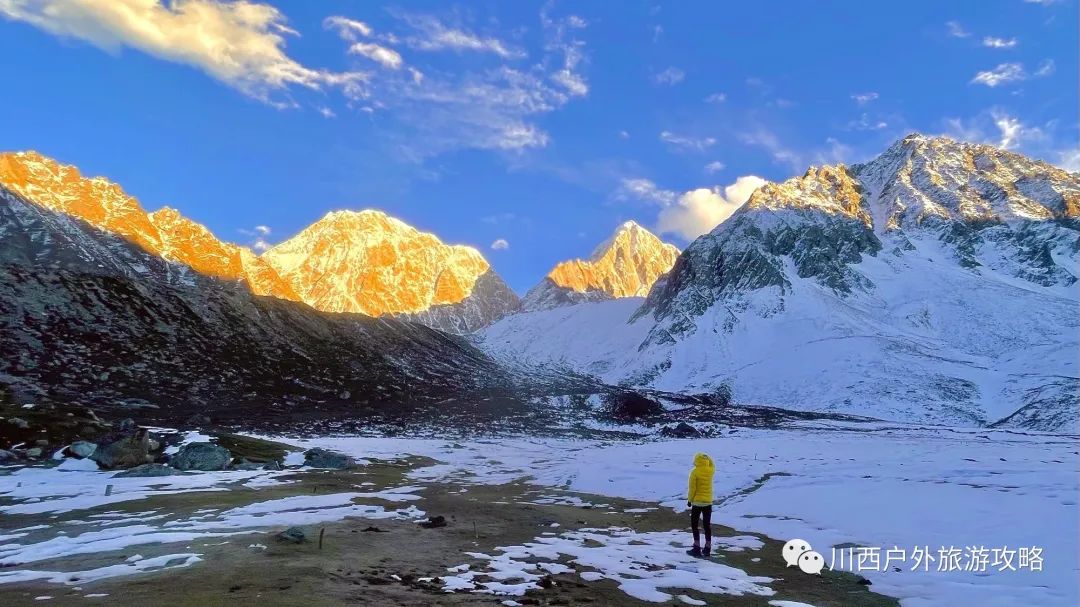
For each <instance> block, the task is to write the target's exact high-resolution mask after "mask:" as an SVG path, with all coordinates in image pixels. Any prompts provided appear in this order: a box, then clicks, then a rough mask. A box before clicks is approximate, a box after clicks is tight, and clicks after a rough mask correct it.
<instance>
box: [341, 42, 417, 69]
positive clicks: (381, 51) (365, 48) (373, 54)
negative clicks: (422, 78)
mask: <svg viewBox="0 0 1080 607" xmlns="http://www.w3.org/2000/svg"><path fill="white" fill-rule="evenodd" d="M349 53H351V54H353V55H362V56H364V57H367V58H368V59H371V60H372V61H374V62H376V63H379V64H380V65H382V66H384V67H388V68H390V69H392V70H397V69H401V66H402V64H403V63H404V61H403V60H402V58H401V55H400V54H399V53H398V52H397V51H395V50H394V49H392V48H387V47H385V46H382V45H379V44H376V43H374V42H355V43H353V45H352V46H350V47H349Z"/></svg>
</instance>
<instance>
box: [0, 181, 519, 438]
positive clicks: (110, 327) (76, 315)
mask: <svg viewBox="0 0 1080 607" xmlns="http://www.w3.org/2000/svg"><path fill="white" fill-rule="evenodd" d="M0 242H2V246H0V351H3V352H4V353H5V355H4V356H3V357H0V393H5V394H7V395H9V396H11V397H12V398H14V399H15V400H16V402H44V401H49V400H55V401H60V402H67V403H69V402H79V403H83V404H86V405H90V406H94V407H101V408H110V407H111V408H140V409H143V411H142V412H141V413H140V416H141V418H142V419H146V420H150V419H157V420H161V421H163V422H165V421H168V422H171V423H181V422H182V421H183V420H184V419H186V418H187V417H188V416H190V415H191V414H192V413H195V412H198V413H201V414H209V415H212V416H214V418H215V419H217V420H220V421H222V422H223V423H227V422H230V421H231V422H243V423H244V424H246V425H247V426H248V427H254V426H258V425H263V426H264V427H265V426H266V425H268V424H269V425H273V424H275V423H282V422H284V421H289V420H291V421H293V422H295V421H298V420H311V419H318V418H319V417H320V416H336V418H338V419H340V418H341V417H342V416H343V415H345V414H348V415H353V416H357V415H361V414H363V413H364V412H367V413H371V414H374V413H376V412H386V411H390V412H396V411H402V410H403V409H404V408H416V407H420V408H423V407H434V408H435V409H436V410H438V409H440V408H444V409H454V408H455V407H458V406H459V405H460V406H461V407H462V408H465V407H467V406H468V405H469V404H471V403H476V402H479V401H481V400H485V399H489V398H490V397H499V396H506V395H509V394H512V393H514V390H513V388H512V387H511V386H512V385H513V383H514V379H513V378H511V377H510V376H509V375H508V374H507V373H506V372H505V371H504V370H503V369H502V368H501V367H500V366H498V365H497V364H495V363H494V362H493V361H492V360H491V359H490V358H488V357H487V356H485V355H484V354H483V353H482V352H480V351H479V350H477V349H476V348H475V347H473V346H471V345H469V344H468V343H466V342H465V341H463V340H462V339H460V338H456V337H452V336H449V335H446V334H444V333H441V332H439V331H435V330H432V329H430V328H427V327H424V326H422V325H418V324H415V323H408V322H402V321H398V320H394V319H389V318H379V319H375V318H370V317H367V316H363V315H359V314H330V313H324V312H319V311H317V310H313V309H312V308H310V307H309V306H306V305H304V304H301V303H298V302H290V301H286V300H283V299H278V298H274V297H259V296H256V295H253V294H252V293H251V291H250V290H249V289H248V288H247V286H246V285H245V284H243V283H240V282H237V281H234V280H222V279H220V278H216V277H213V276H206V275H203V274H201V273H198V272H195V271H193V270H191V269H190V268H188V267H186V266H183V265H182V264H179V263H176V262H170V261H167V260H165V259H163V258H162V257H159V256H157V255H155V254H152V253H149V252H147V251H145V250H143V249H142V248H141V247H140V246H137V245H135V244H132V243H131V242H129V241H127V240H125V239H123V238H121V237H119V236H117V235H115V234H112V233H109V232H106V231H104V230H101V229H98V228H96V227H94V226H92V225H90V224H89V223H87V222H85V221H83V220H81V219H77V218H75V217H72V216H70V215H66V214H62V213H57V212H54V211H51V210H48V209H45V208H43V207H41V206H40V205H37V204H33V203H30V202H28V201H26V200H24V199H23V198H22V197H20V196H18V195H16V194H15V193H13V192H10V191H8V190H6V189H3V188H0ZM509 402H510V401H509V399H507V403H509ZM507 406H508V407H509V406H511V405H510V404H507Z"/></svg>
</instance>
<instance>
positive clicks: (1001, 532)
mask: <svg viewBox="0 0 1080 607" xmlns="http://www.w3.org/2000/svg"><path fill="white" fill-rule="evenodd" d="M284 440H286V441H287V442H290V443H293V444H296V445H298V446H303V447H314V446H322V447H326V448H330V449H334V450H338V451H341V452H343V453H347V454H349V455H352V456H353V457H355V458H357V460H358V461H359V462H360V463H363V462H364V460H365V458H368V459H370V458H378V459H387V458H395V457H403V456H408V455H420V456H427V457H431V458H433V459H435V460H437V461H438V462H439V463H436V464H434V465H430V466H425V467H421V468H418V469H416V470H414V471H413V472H411V473H410V482H411V483H412V484H411V485H410V486H403V487H396V488H387V489H383V490H381V491H371V492H365V491H364V489H362V488H358V490H355V491H349V492H344V493H335V494H321V495H311V496H307V495H301V496H294V497H286V498H277V499H265V498H264V499H263V500H262V501H258V498H257V497H256V501H255V502H253V503H250V504H247V505H244V506H238V507H235V508H231V509H224V510H214V509H207V510H200V511H197V512H194V513H184V514H178V513H170V512H165V511H160V510H146V511H145V512H134V513H132V512H122V511H119V510H117V511H105V512H101V508H102V507H109V506H110V505H111V504H116V503H119V502H131V501H135V503H137V502H138V501H139V500H142V499H144V498H147V497H150V496H153V495H160V494H169V493H177V492H186V491H226V490H229V489H230V487H235V486H239V485H246V486H247V487H265V488H268V489H272V488H274V487H276V486H279V485H280V484H281V483H286V482H290V481H288V480H287V479H281V478H279V477H280V476H282V475H284V474H288V473H290V471H287V472H275V471H253V472H220V473H217V472H212V473H199V474H192V475H185V476H176V477H162V478H132V479H123V478H112V477H111V473H106V472H97V471H89V470H84V469H79V466H73V465H70V464H67V463H65V465H62V466H60V467H57V468H52V469H42V468H25V469H21V470H17V471H14V472H13V473H12V474H9V475H3V476H0V515H7V514H11V515H15V514H20V515H30V516H42V517H49V516H53V517H55V516H60V517H62V521H57V522H54V523H52V524H50V525H37V526H28V527H22V528H11V526H8V527H3V531H0V566H8V567H10V568H9V569H5V570H4V572H3V573H0V584H3V583H5V582H15V581H30V580H47V581H52V582H56V583H74V582H73V578H78V579H80V580H82V581H87V580H92V579H101V578H104V577H114V576H123V575H132V574H137V573H140V572H143V571H152V570H157V569H162V568H171V567H184V566H190V565H193V564H195V563H198V562H199V559H200V557H201V556H203V555H202V554H201V553H200V552H199V548H198V545H197V540H205V539H209V538H223V539H224V540H228V539H230V538H231V537H233V536H235V535H237V534H245V533H252V532H265V531H267V530H269V529H271V528H278V529H280V528H281V527H282V526H288V525H310V524H316V523H322V522H330V521H335V520H341V519H343V518H346V517H359V518H370V519H379V518H388V517H392V518H400V519H417V518H419V517H422V516H423V512H422V508H423V499H422V498H421V496H419V495H417V492H418V487H417V486H419V485H423V484H425V483H429V482H430V483H440V484H442V485H444V486H445V485H450V486H454V485H464V486H465V487H466V488H467V487H468V486H469V485H473V484H502V483H507V482H511V481H516V480H521V479H525V480H527V481H528V482H530V483H532V484H535V485H537V486H538V487H540V488H541V489H543V488H549V489H550V490H551V491H550V494H549V493H548V492H545V491H541V492H540V493H539V494H536V495H530V496H529V497H528V498H527V500H526V501H523V502H521V503H529V504H544V503H556V502H558V503H580V504H585V503H586V502H590V503H592V504H593V505H594V507H601V506H603V504H597V502H599V501H600V500H589V499H585V500H579V501H575V500H576V499H577V498H576V497H575V496H573V495H570V496H567V494H566V493H565V492H566V491H570V492H581V493H589V494H598V495H602V496H608V497H622V498H629V499H635V500H641V501H645V502H651V503H653V504H654V506H653V507H659V508H670V509H673V510H675V511H677V512H682V511H684V510H685V501H684V499H685V497H684V495H685V494H684V491H685V479H686V474H687V472H688V468H689V466H690V462H691V461H692V457H693V455H694V453H696V452H698V451H704V452H707V453H709V454H710V455H712V457H713V459H714V460H715V461H716V464H717V472H716V478H715V497H716V507H715V509H714V514H713V521H714V522H715V523H718V524H723V525H727V526H730V527H732V528H734V529H735V530H736V531H737V532H756V533H762V534H765V535H768V536H770V537H772V538H774V539H777V540H781V541H786V540H788V539H792V538H799V539H802V540H805V541H806V542H808V543H810V544H811V545H812V546H813V548H814V549H815V550H816V551H818V552H820V553H821V554H822V555H823V556H824V558H825V560H826V563H831V562H832V561H833V559H834V558H836V557H837V556H838V555H839V554H846V552H845V551H844V547H848V546H858V547H864V548H867V549H874V548H877V549H879V550H880V552H879V558H880V561H879V565H877V566H874V565H873V564H872V561H866V562H865V566H864V567H863V568H861V569H860V568H854V569H855V570H856V572H857V573H859V574H860V575H863V576H865V577H867V578H869V579H870V580H871V581H872V582H873V589H874V590H875V591H877V592H880V593H883V594H887V595H891V596H896V597H899V598H901V600H902V603H903V604H904V605H908V606H925V605H940V606H951V605H968V604H970V605H1070V606H1071V605H1076V604H1077V603H1078V601H1080V594H1078V590H1077V582H1078V581H1080V563H1078V543H1080V540H1078V537H1080V528H1078V513H1080V511H1078V507H1077V499H1078V492H1080V475H1078V471H1080V454H1078V449H1080V447H1078V444H1077V441H1076V437H1065V436H1059V435H1051V434H1037V433H1020V432H1015V431H1007V430H956V429H948V428H941V427H932V428H923V427H918V426H900V425H895V424H855V423H831V424H814V425H810V424H806V425H802V426H797V427H791V428H787V429H781V430H749V429H737V430H735V431H733V432H731V433H729V434H725V435H724V436H722V437H720V438H712V439H694V440H674V441H655V440H644V439H643V440H640V441H599V440H585V439H582V440H569V439H550V438H546V439H540V438H522V437H518V438H503V439H485V440H473V441H458V442H452V441H449V440H440V439H405V438H361V437H327V438H316V439H284ZM69 461H70V460H69ZM106 484H111V485H113V489H112V491H111V493H110V495H108V496H106V495H105V494H104V492H103V491H102V488H103V487H104V486H105V485H106ZM466 488H463V489H462V491H465V490H467V489H466ZM91 508H95V509H96V510H95V511H94V512H95V513H90V512H87V513H84V514H80V513H81V512H82V511H86V510H89V509H91ZM130 509H131V508H130V505H129V507H128V510H130ZM636 510H641V509H640V508H638V509H636ZM688 537H689V534H688V533H687V532H686V530H683V529H673V530H671V531H670V532H664V531H640V530H633V529H618V528H607V529H563V528H558V527H553V528H549V529H544V530H543V533H542V534H540V535H538V536H537V537H536V538H534V539H533V540H532V541H531V542H526V543H524V544H521V545H517V546H504V547H501V548H499V549H497V550H495V551H491V552H490V553H488V554H483V555H478V554H467V553H463V554H462V560H461V561H459V562H460V563H462V566H455V567H452V570H451V571H449V572H447V574H446V575H445V576H444V580H445V583H446V587H447V589H448V590H453V589H455V588H456V587H461V588H470V587H471V584H472V579H471V578H473V577H475V576H476V575H480V574H483V575H485V576H486V579H488V580H494V581H495V582H496V583H494V584H487V586H485V588H486V590H485V591H490V592H496V593H500V594H508V595H510V596H511V597H513V596H514V595H518V594H520V593H521V592H522V591H523V590H524V589H525V588H528V587H531V586H532V585H535V583H536V580H537V579H539V578H540V577H541V576H542V575H543V574H544V573H556V572H562V571H563V569H562V567H563V565H560V563H559V562H557V561H558V560H559V559H558V557H562V558H563V559H564V560H563V563H565V562H566V561H565V559H571V560H572V561H573V562H574V563H576V564H578V565H580V566H582V567H583V568H584V569H587V571H585V572H583V573H582V577H583V578H584V579H585V580H586V581H590V580H599V579H609V580H613V581H615V582H616V583H617V584H619V585H620V587H621V588H623V590H624V591H625V592H627V593H628V594H631V595H633V596H636V597H639V598H643V599H645V600H667V599H668V598H671V599H678V600H682V599H681V598H680V596H679V595H680V593H679V589H680V588H682V589H692V590H696V591H698V592H704V593H727V594H745V593H751V594H759V595H762V596H766V597H768V596H771V591H769V589H768V580H767V579H757V578H754V577H753V576H748V575H746V574H745V573H744V572H741V571H738V570H730V568H727V567H722V566H720V565H719V564H718V563H714V564H715V565H716V567H712V566H711V565H709V564H703V563H701V562H695V561H691V560H688V557H686V555H685V554H684V553H683V549H684V548H685V545H682V544H681V543H680V542H685V541H686V539H687V538H688ZM673 541H674V542H677V543H676V545H672V542H673ZM248 543H249V542H248V540H246V539H245V540H242V541H241V544H242V545H247V544H248ZM717 543H718V545H725V544H730V545H736V546H738V545H743V546H746V547H750V548H755V547H757V545H759V542H758V540H756V539H755V538H752V537H748V536H740V535H738V534H737V535H735V536H732V537H718V538H717ZM151 544H164V545H166V546H167V547H166V548H165V550H166V551H167V552H168V554H157V553H156V552H155V553H151V554H152V556H151V557H150V558H147V559H145V560H144V559H142V558H141V557H140V558H139V559H136V560H133V561H132V562H129V563H123V564H119V565H115V566H110V567H108V568H104V569H100V570H97V569H94V570H87V571H78V572H58V571H52V570H49V568H48V566H47V563H48V562H50V560H52V559H56V558H59V557H62V556H66V555H78V554H91V553H96V552H101V551H108V550H116V549H119V548H123V547H137V546H144V545H145V546H149V545H151ZM750 544H754V545H750ZM252 546H253V547H257V546H258V544H252ZM834 547H840V550H838V551H837V553H836V554H835V555H834V553H833V548H834ZM950 548H955V549H956V550H958V551H959V556H958V557H953V558H952V559H950V558H949V557H945V558H942V552H941V551H942V550H949V549H950ZM983 548H985V549H986V551H987V552H986V554H987V556H988V559H987V561H985V562H983V563H982V564H981V565H980V564H979V560H978V557H977V556H975V558H974V559H972V555H978V554H980V553H981V550H982V549H983ZM148 549H149V548H145V549H140V550H148ZM995 549H996V550H998V551H1001V550H1009V551H1013V552H1012V557H1011V558H1010V559H1009V560H1010V564H1009V565H1008V566H1005V565H1004V564H1003V563H1001V562H999V561H1001V560H1002V559H1000V558H995V555H994V553H993V551H994V550H995ZM1021 549H1023V550H1024V553H1025V555H1026V557H1029V558H1025V559H1024V561H1025V562H1021V557H1020V556H1019V551H1020V550H1021ZM1033 549H1037V550H1038V551H1039V552H1038V553H1033V552H1032V550H1033ZM161 550H162V549H160V548H159V549H158V550H157V552H160V551H161ZM889 550H892V551H894V552H892V553H888V552H887V551H889ZM898 550H903V552H904V554H903V558H897V554H898V552H896V551H898ZM918 550H928V551H929V554H930V556H931V558H932V559H933V560H932V561H929V562H928V563H927V562H925V561H924V560H921V557H919V559H920V560H918V564H917V557H916V552H917V551H918ZM887 554H892V558H891V560H889V565H888V567H885V566H883V565H884V564H885V562H886V557H887ZM1001 554H1005V553H1001ZM1033 554H1037V555H1038V557H1039V559H1032V558H1030V557H1031V556H1032V555H1033ZM775 558H776V559H777V560H780V559H781V558H782V557H781V555H780V554H776V555H775ZM476 559H482V560H483V561H485V564H484V565H483V566H479V565H476V564H475V562H474V564H473V565H472V569H470V568H469V567H467V566H464V564H465V563H467V562H470V561H475V560H476ZM950 560H951V561H952V562H950ZM1036 560H1038V564H1039V565H1041V570H1033V569H1035V567H1034V564H1035V561H1036ZM972 561H974V566H972V565H971V563H972ZM36 564H39V565H36ZM447 565H448V566H454V565H455V564H454V563H448V564H447ZM894 567H895V568H899V569H900V571H895V570H894ZM1010 567H1011V568H1010ZM844 568H845V569H849V570H850V569H852V568H851V567H844ZM556 569H557V570H558V571H555V570H556ZM971 569H974V570H971ZM791 571H792V575H804V574H803V573H801V572H799V571H797V570H795V569H793V570H791ZM470 572H471V573H470ZM485 583H486V582H485ZM646 597H652V598H646ZM508 600H512V598H508ZM695 600H696V599H692V598H690V597H686V600H684V601H683V602H686V603H689V604H696V603H694V602H693V601H695Z"/></svg>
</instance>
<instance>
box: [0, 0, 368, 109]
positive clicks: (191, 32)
mask: <svg viewBox="0 0 1080 607" xmlns="http://www.w3.org/2000/svg"><path fill="white" fill-rule="evenodd" d="M0 15H2V16H4V17H6V18H8V19H11V20H15V21H23V22H26V23H29V24H31V25H33V26H35V27H38V28H40V29H43V30H45V31H47V32H49V33H52V34H55V35H57V36H62V37H66V38H76V39H79V40H83V41H85V42H89V43H90V44H93V45H95V46H97V47H99V48H102V49H104V50H106V51H109V52H116V51H119V50H120V49H122V48H124V47H130V48H134V49H137V50H139V51H142V52H144V53H147V54H149V55H153V56H155V57H158V58H160V59H164V60H166V61H171V62H174V63H182V64H185V65H190V66H193V67H196V68H198V69H200V70H202V71H204V72H206V73H207V74H209V75H210V76H212V77H213V78H215V79H217V80H219V81H221V82H223V83H225V84H227V85H229V86H231V87H233V88H235V89H237V90H239V91H241V92H242V93H244V94H245V95H248V96H250V97H254V98H256V99H259V100H261V101H264V102H267V103H271V104H273V105H275V106H278V107H294V106H295V105H296V103H295V102H294V101H293V100H292V99H291V97H290V96H289V94H288V93H289V90H290V89H291V88H292V87H301V88H306V89H313V90H317V89H321V88H323V87H341V88H348V89H349V90H350V91H351V92H352V93H359V92H360V90H361V89H362V87H363V83H364V82H365V81H366V80H367V75H366V74H363V73H334V72H329V71H326V70H321V69H314V68H310V67H307V66H305V65H303V64H301V63H300V62H298V61H296V60H295V59H293V58H291V57H289V56H288V55H287V54H286V52H285V42H286V37H287V36H296V35H298V34H297V32H296V31H295V30H293V29H291V28H290V27H289V26H288V24H287V22H286V20H285V16H284V15H283V14H282V13H281V12H280V11H279V10H278V9H276V8H275V7H273V6H271V5H269V4H261V3H258V2H250V1H242V2H218V1H216V0H186V1H184V2H161V1H158V0H110V1H108V2H102V1H100V0H4V1H2V2H0Z"/></svg>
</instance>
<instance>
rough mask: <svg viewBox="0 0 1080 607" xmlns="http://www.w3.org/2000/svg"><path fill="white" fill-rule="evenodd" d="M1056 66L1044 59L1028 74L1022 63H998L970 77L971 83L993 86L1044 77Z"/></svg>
mask: <svg viewBox="0 0 1080 607" xmlns="http://www.w3.org/2000/svg"><path fill="white" fill-rule="evenodd" d="M1056 67H1057V66H1056V65H1055V64H1054V60H1053V59H1044V60H1043V61H1042V62H1040V63H1039V67H1038V68H1036V70H1035V73H1034V74H1029V73H1028V72H1027V70H1026V69H1025V68H1024V64H1023V63H1018V62H1011V63H1000V64H998V66H997V67H995V68H994V69H992V70H986V71H982V72H979V73H977V74H975V77H974V78H972V79H971V84H985V85H986V86H990V87H995V86H1001V85H1003V84H1009V83H1010V82H1020V81H1023V80H1027V79H1029V78H1032V77H1034V78H1045V77H1047V76H1049V75H1051V74H1053V73H1054V70H1055V69H1056Z"/></svg>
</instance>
